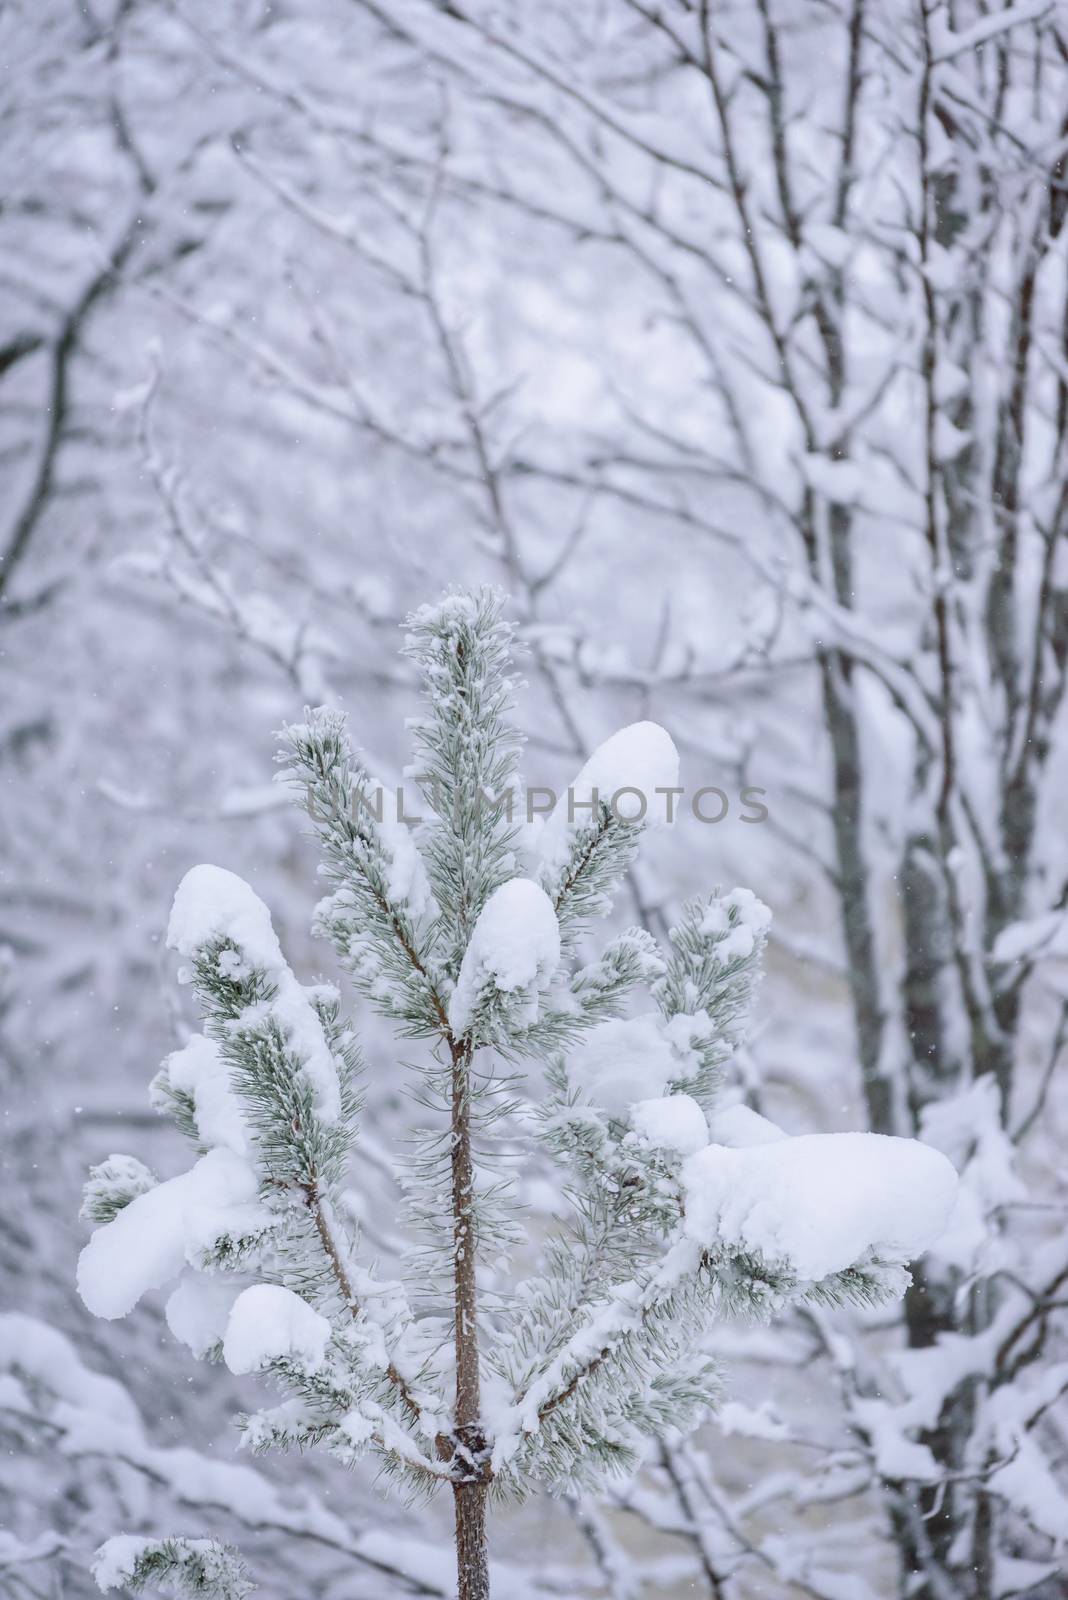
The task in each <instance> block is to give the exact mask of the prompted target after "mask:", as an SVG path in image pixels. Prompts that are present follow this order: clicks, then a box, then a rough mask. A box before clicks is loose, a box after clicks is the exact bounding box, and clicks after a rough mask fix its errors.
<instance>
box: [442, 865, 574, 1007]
mask: <svg viewBox="0 0 1068 1600" xmlns="http://www.w3.org/2000/svg"><path fill="white" fill-rule="evenodd" d="M559 964H560V929H559V927H558V925H557V921H556V913H555V911H554V910H553V907H552V901H551V900H550V899H549V897H548V895H547V894H546V893H545V891H544V890H543V889H539V888H538V885H537V884H536V883H534V882H533V881H532V880H531V879H530V878H512V879H510V880H509V882H508V883H502V884H501V886H500V888H499V889H495V890H494V891H493V893H492V894H491V895H490V897H489V899H488V900H487V901H486V904H485V905H484V906H483V907H482V911H481V912H480V914H479V917H478V921H477V922H476V923H475V926H474V928H473V929H472V931H471V938H470V941H469V943H468V946H467V949H466V951H465V952H464V958H463V961H462V963H461V965H460V972H459V976H458V977H457V980H456V988H455V990H454V992H453V995H452V998H451V1000H450V1001H449V1026H450V1028H451V1029H452V1031H453V1033H454V1034H462V1033H463V1032H464V1031H465V1030H466V1028H467V1026H468V1024H469V1022H470V1021H471V1017H472V1015H473V1014H474V1011H475V1009H476V1006H477V1004H478V1001H479V997H480V995H481V994H482V993H483V992H484V991H485V990H486V988H487V987H489V986H491V985H492V986H493V987H494V988H496V989H498V990H499V991H500V992H501V993H503V994H514V993H515V992H516V991H517V990H530V991H531V994H530V1000H529V1005H528V1007H527V1010H526V1012H525V1014H524V1017H523V1018H522V1019H521V1020H524V1021H527V1022H533V1021H535V1020H536V1019H537V1015H538V1004H539V1002H538V995H539V992H540V991H544V990H545V989H547V988H548V986H549V984H550V983H551V981H552V978H553V974H554V973H555V971H556V969H557V967H558V966H559Z"/></svg>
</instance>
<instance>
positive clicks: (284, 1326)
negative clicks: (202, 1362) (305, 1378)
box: [223, 1283, 331, 1376]
mask: <svg viewBox="0 0 1068 1600" xmlns="http://www.w3.org/2000/svg"><path fill="white" fill-rule="evenodd" d="M330 1333H331V1328H330V1324H329V1322H328V1321H327V1319H326V1318H325V1317H323V1316H320V1315H319V1313H318V1311H316V1310H314V1309H313V1307H311V1306H310V1305H309V1304H308V1302H307V1301H306V1300H302V1299H301V1298H300V1295H298V1294H294V1293H293V1291H292V1290H291V1289H283V1288H282V1287H281V1286H280V1285H278V1284H273V1283H256V1284H253V1285H252V1287H251V1288H250V1289H245V1290H244V1291H243V1292H242V1293H241V1294H240V1295H238V1297H237V1299H236V1300H235V1301H234V1305H233V1309H232V1310H231V1312H230V1316H229V1320H228V1321H227V1324H226V1333H225V1335H224V1337H223V1360H224V1361H225V1362H226V1365H227V1366H228V1367H229V1369H230V1371H231V1372H233V1373H234V1374H236V1375H238V1376H241V1375H242V1374H244V1373H249V1372H262V1371H263V1369H264V1368H265V1367H268V1366H270V1365H271V1363H272V1362H274V1361H282V1360H287V1359H288V1360H295V1361H296V1362H297V1364H298V1365H299V1366H300V1367H301V1369H302V1370H303V1371H304V1372H317V1371H318V1370H319V1368H320V1367H321V1366H322V1364H323V1362H324V1361H325V1359H326V1347H327V1345H328V1344H329V1343H330Z"/></svg>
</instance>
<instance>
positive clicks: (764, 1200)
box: [682, 1133, 957, 1280]
mask: <svg viewBox="0 0 1068 1600" xmlns="http://www.w3.org/2000/svg"><path fill="white" fill-rule="evenodd" d="M682 1181H683V1189H684V1192H685V1207H686V1214H685V1220H684V1228H685V1231H686V1233H687V1235H688V1236H689V1237H690V1238H691V1239H693V1240H695V1241H696V1242H697V1243H699V1244H701V1245H704V1246H706V1247H708V1248H715V1247H717V1246H720V1245H723V1246H726V1247H727V1248H728V1249H734V1250H741V1251H747V1252H752V1253H754V1254H756V1255H759V1256H761V1257H762V1258H763V1259H764V1261H766V1262H767V1263H768V1264H769V1265H775V1266H779V1267H783V1268H786V1269H789V1270H791V1271H792V1272H794V1273H795V1274H796V1275H797V1277H799V1278H802V1279H812V1280H817V1279H820V1278H825V1277H827V1276H828V1275H829V1274H830V1273H833V1272H841V1271H843V1270H844V1269H845V1268H846V1267H849V1266H852V1265H854V1263H856V1262H858V1261H861V1260H862V1259H863V1258H864V1257H865V1256H866V1255H867V1254H868V1252H869V1251H872V1252H874V1254H875V1256H876V1257H877V1258H878V1259H879V1260H882V1261H892V1262H895V1263H903V1262H906V1261H910V1260H912V1259H914V1258H915V1257H916V1256H918V1255H921V1254H922V1253H923V1252H924V1251H925V1250H926V1249H927V1248H928V1246H929V1245H930V1244H932V1243H933V1242H934V1240H935V1239H937V1237H938V1235H939V1234H940V1233H941V1232H942V1230H943V1228H944V1227H945V1226H946V1223H947V1221H948V1220H949V1216H950V1212H951V1210H952V1207H953V1201H954V1197H955V1194H956V1189H957V1175H956V1173H955V1172H954V1170H953V1167H952V1166H951V1165H950V1163H949V1162H948V1161H947V1160H946V1158H945V1156H943V1155H942V1154H941V1153H940V1152H939V1151H937V1150H933V1149H932V1148H931V1147H930V1146H929V1145H925V1144H921V1143H920V1142H919V1141H918V1140H915V1139H891V1138H887V1137H886V1136H885V1135H882V1134H875V1133H830V1134H803V1135H801V1136H800V1137H797V1138H786V1139H779V1140H774V1141H771V1142H768V1143H764V1144H753V1145H746V1146H743V1147H741V1148H735V1149H730V1148H728V1147H726V1146H723V1145H714V1144H713V1145H709V1146H708V1148H707V1149H705V1150H700V1151H698V1152H697V1154H696V1155H693V1156H691V1157H690V1158H689V1159H688V1160H687V1162H686V1163H685V1165H684V1167H683V1172H682Z"/></svg>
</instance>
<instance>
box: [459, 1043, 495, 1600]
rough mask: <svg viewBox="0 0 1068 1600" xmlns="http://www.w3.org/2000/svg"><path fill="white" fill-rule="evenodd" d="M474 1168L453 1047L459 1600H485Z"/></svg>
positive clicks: (464, 1074) (465, 1055)
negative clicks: (473, 1207) (473, 1205)
mask: <svg viewBox="0 0 1068 1600" xmlns="http://www.w3.org/2000/svg"><path fill="white" fill-rule="evenodd" d="M473 1199H474V1162H473V1159H472V1155H471V1047H470V1045H467V1044H461V1045H454V1047H453V1056H452V1230H453V1232H452V1237H453V1315H454V1317H455V1324H456V1326H455V1349H456V1411H455V1418H454V1427H453V1433H454V1438H455V1447H454V1448H455V1453H454V1456H453V1495H454V1499H455V1505H456V1570H457V1578H458V1588H459V1600H489V1561H488V1553H487V1547H486V1496H487V1493H488V1463H487V1460H486V1440H485V1436H484V1434H483V1432H482V1423H481V1410H482V1396H481V1382H480V1377H479V1366H478V1281H477V1276H476V1270H475V1269H476V1245H477V1240H476V1237H475V1222H474V1212H473V1209H472V1203H473Z"/></svg>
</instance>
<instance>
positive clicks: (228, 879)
mask: <svg viewBox="0 0 1068 1600" xmlns="http://www.w3.org/2000/svg"><path fill="white" fill-rule="evenodd" d="M221 939H225V940H229V942H230V943H232V944H234V945H236V946H237V949H238V951H239V952H240V957H237V956H234V955H233V953H232V952H230V953H227V954H226V955H224V957H223V958H222V959H223V961H224V962H226V967H225V970H226V971H227V972H228V973H229V974H230V975H231V976H233V977H239V976H241V975H242V974H243V972H247V971H249V970H251V969H252V968H258V969H260V970H262V971H263V972H265V973H266V974H267V977H268V979H269V981H270V983H271V985H272V986H273V988H274V989H275V991H276V992H275V994H274V997H273V998H272V999H271V1000H270V1001H269V1002H267V1004H268V1005H269V1009H270V1012H271V1014H272V1016H274V1017H275V1018H277V1020H278V1023H279V1025H280V1026H281V1028H282V1030H283V1032H284V1033H285V1036H286V1038H287V1040H288V1042H289V1044H290V1046H291V1047H292V1049H293V1050H294V1052H295V1053H296V1054H297V1055H299V1056H300V1058H301V1063H302V1070H303V1072H304V1074H305V1076H306V1077H307V1079H308V1082H309V1084H310V1086H311V1089H312V1093H313V1095H314V1099H315V1107H316V1111H317V1112H318V1114H319V1116H320V1117H322V1119H323V1120H324V1121H325V1122H336V1121H337V1118H338V1117H339V1115H340V1113H341V1089H340V1085H339V1083H338V1076H337V1068H336V1066H335V1065H334V1059H333V1057H332V1056H331V1054H330V1050H329V1047H328V1045H327V1043H326V1039H325V1037H324V1035H323V1030H322V1027H321V1025H320V1023H319V1018H318V1017H317V1015H316V1013H315V1010H314V1008H313V1006H312V1004H311V1001H310V1000H309V998H308V994H307V991H306V990H305V989H304V988H303V987H302V986H301V985H300V984H299V983H298V982H297V980H296V978H295V977H294V976H293V974H292V972H291V971H290V969H289V966H288V965H287V963H286V960H285V957H284V956H283V955H282V950H281V947H280V945H279V943H278V939H277V937H276V936H275V931H274V928H273V926H272V924H271V914H270V912H269V911H268V910H267V907H266V906H265V905H264V903H263V901H262V900H261V899H260V898H259V896H258V895H257V894H255V893H254V892H253V890H252V889H250V888H249V886H248V884H247V883H246V882H245V881H244V879H243V878H239V877H238V876H237V875H236V873H233V872H227V871H226V869H225V868H224V867H213V866H210V865H207V864H202V865H201V866H198V867H192V868H190V870H189V871H188V872H187V873H186V875H185V877H184V878H183V879H182V881H181V883H180V884H179V885H178V892H177V894H176V895H175V897H174V905H173V907H172V909H171V916H170V922H169V924H168V926H167V946H168V948H169V949H171V950H177V951H178V953H179V955H181V956H183V957H184V958H185V959H186V960H192V959H193V958H194V957H195V956H196V955H198V954H199V952H200V951H201V950H203V948H204V946H205V945H209V944H211V943H213V942H214V941H215V940H221Z"/></svg>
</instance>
